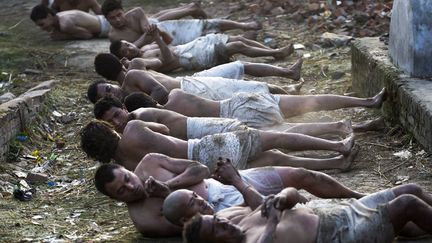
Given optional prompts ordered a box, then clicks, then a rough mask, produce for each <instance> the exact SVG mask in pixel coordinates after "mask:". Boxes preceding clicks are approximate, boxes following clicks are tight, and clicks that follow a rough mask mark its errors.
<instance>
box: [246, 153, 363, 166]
mask: <svg viewBox="0 0 432 243" xmlns="http://www.w3.org/2000/svg"><path fill="white" fill-rule="evenodd" d="M357 153H358V149H353V150H352V151H351V153H350V154H348V155H347V156H342V155H340V156H336V157H333V158H326V159H316V158H305V157H298V156H292V155H288V154H285V153H282V152H280V151H278V150H271V151H265V152H263V153H261V154H260V155H259V156H257V157H255V158H254V159H253V160H251V161H249V162H248V166H249V167H262V166H268V165H273V166H291V167H303V168H305V169H309V170H330V169H340V170H346V169H347V168H349V167H350V166H351V163H352V161H353V160H354V158H355V157H356V156H357Z"/></svg>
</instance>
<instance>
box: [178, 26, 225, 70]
mask: <svg viewBox="0 0 432 243" xmlns="http://www.w3.org/2000/svg"><path fill="white" fill-rule="evenodd" d="M228 38H229V37H228V36H227V35H224V34H208V35H206V36H201V37H199V38H197V39H195V40H193V41H191V42H189V43H187V44H184V45H178V46H176V48H175V49H174V51H173V52H174V54H175V55H176V56H177V57H178V58H179V63H180V65H181V67H182V68H183V69H186V70H203V69H206V68H210V67H214V66H216V65H217V64H219V63H222V62H226V61H221V55H220V53H224V52H225V48H226V43H227V41H228Z"/></svg>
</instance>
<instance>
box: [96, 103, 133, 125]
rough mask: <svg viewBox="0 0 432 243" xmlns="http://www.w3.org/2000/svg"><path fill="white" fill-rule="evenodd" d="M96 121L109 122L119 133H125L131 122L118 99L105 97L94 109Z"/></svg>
mask: <svg viewBox="0 0 432 243" xmlns="http://www.w3.org/2000/svg"><path fill="white" fill-rule="evenodd" d="M93 112H94V115H95V117H96V119H99V120H103V121H106V122H109V123H110V124H111V125H113V126H114V128H115V130H116V131H117V132H123V129H124V128H125V126H126V124H127V122H128V121H129V113H128V111H127V110H126V108H125V107H124V106H123V104H122V103H121V102H120V100H119V99H117V98H116V97H103V98H102V99H100V100H98V102H96V104H95V106H94V109H93Z"/></svg>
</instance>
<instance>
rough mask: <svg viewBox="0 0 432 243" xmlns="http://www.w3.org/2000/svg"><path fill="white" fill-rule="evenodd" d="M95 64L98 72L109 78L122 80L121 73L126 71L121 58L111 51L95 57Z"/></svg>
mask: <svg viewBox="0 0 432 243" xmlns="http://www.w3.org/2000/svg"><path fill="white" fill-rule="evenodd" d="M94 66H95V70H96V72H97V73H98V74H99V75H101V76H102V77H104V78H106V79H108V80H117V81H120V82H122V81H123V80H119V79H120V74H121V73H122V72H125V71H126V70H125V68H124V67H123V64H121V63H120V61H119V59H118V58H117V57H116V56H114V55H112V54H110V53H99V54H97V55H96V57H95V59H94Z"/></svg>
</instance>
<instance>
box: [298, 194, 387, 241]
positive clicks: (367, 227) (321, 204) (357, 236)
mask: <svg viewBox="0 0 432 243" xmlns="http://www.w3.org/2000/svg"><path fill="white" fill-rule="evenodd" d="M394 198H395V195H394V193H393V192H392V191H391V190H390V189H388V190H384V191H380V192H377V193H373V194H371V195H369V196H366V197H364V198H361V199H359V200H355V199H349V200H343V201H340V200H339V201H337V200H335V199H330V200H329V199H327V200H312V201H310V202H308V203H306V204H305V206H297V207H296V208H299V207H308V208H311V209H312V210H313V211H314V213H316V214H317V215H318V216H319V217H320V222H319V228H318V235H317V243H324V242H325V243H327V242H344V243H345V242H347V243H351V242H352V243H354V242H380V243H381V242H383V243H386V242H388V243H391V242H393V239H394V230H393V226H392V224H391V222H390V217H389V213H388V209H387V207H386V206H385V205H384V204H385V203H388V202H390V201H391V200H393V199H394Z"/></svg>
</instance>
